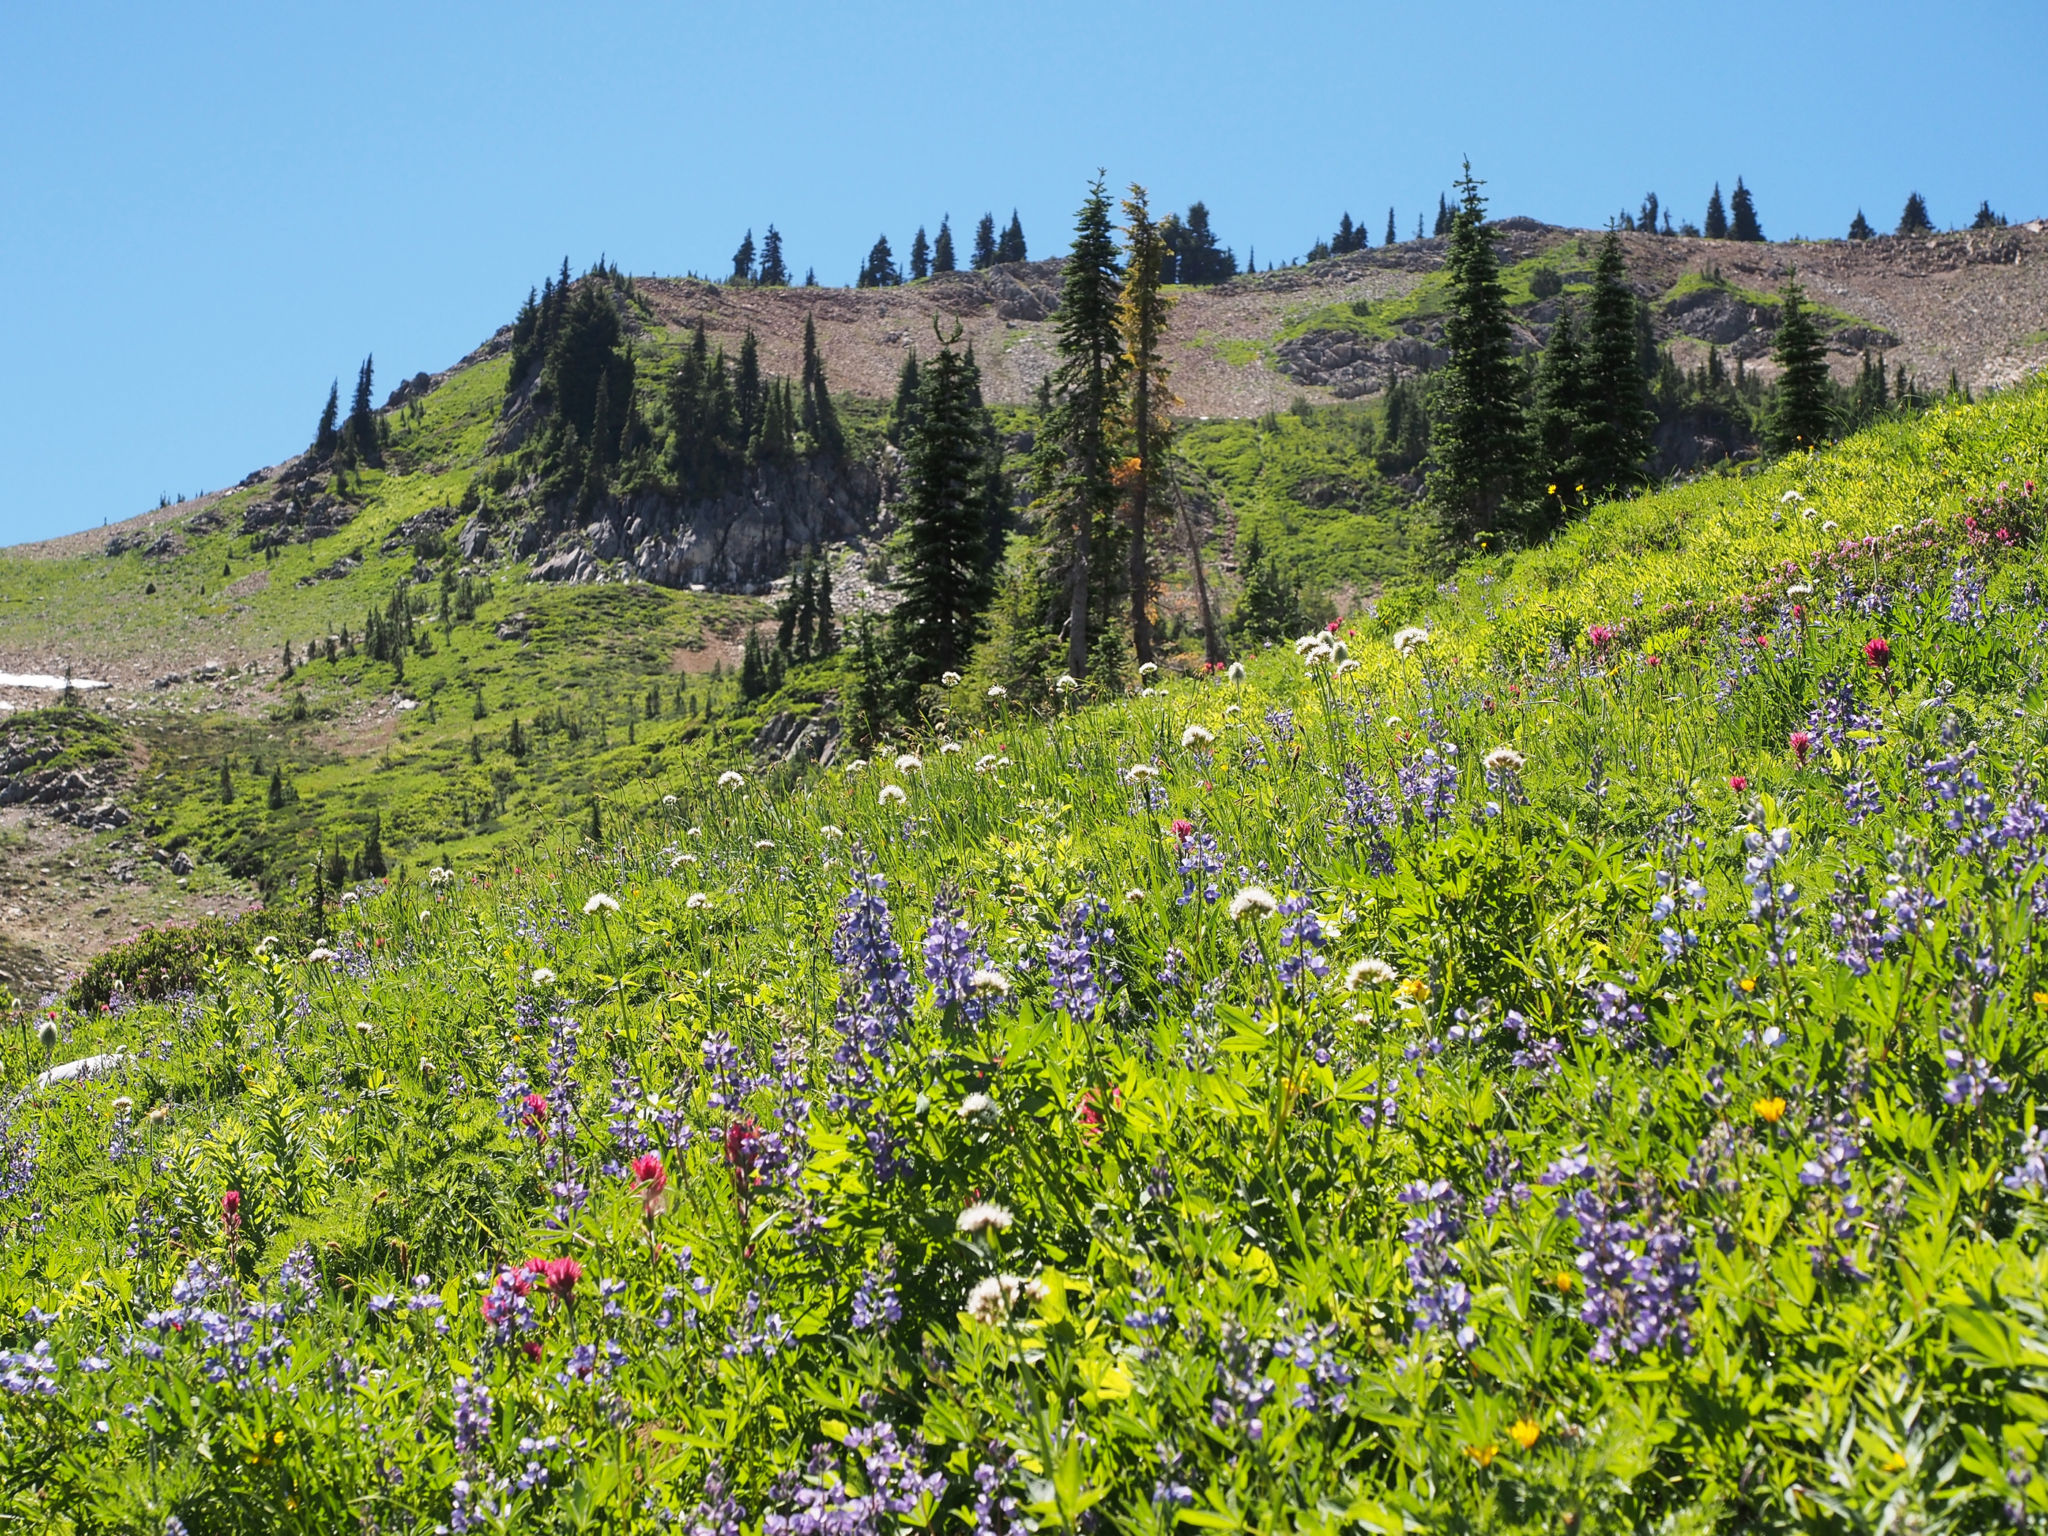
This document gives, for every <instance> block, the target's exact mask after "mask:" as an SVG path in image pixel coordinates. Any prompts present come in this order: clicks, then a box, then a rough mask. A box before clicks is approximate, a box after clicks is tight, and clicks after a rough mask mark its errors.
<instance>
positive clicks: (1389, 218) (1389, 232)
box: [1384, 208, 1400, 245]
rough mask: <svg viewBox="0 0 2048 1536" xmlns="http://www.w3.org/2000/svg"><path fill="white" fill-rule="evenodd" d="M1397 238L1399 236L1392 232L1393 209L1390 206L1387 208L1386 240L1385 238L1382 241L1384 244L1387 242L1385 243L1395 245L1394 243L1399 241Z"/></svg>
mask: <svg viewBox="0 0 2048 1536" xmlns="http://www.w3.org/2000/svg"><path fill="white" fill-rule="evenodd" d="M1399 239H1400V237H1399V236H1397V235H1396V234H1395V233H1394V210H1393V209H1392V208H1388V209H1387V238H1386V240H1385V242H1384V243H1385V244H1387V245H1395V244H1398V243H1399Z"/></svg>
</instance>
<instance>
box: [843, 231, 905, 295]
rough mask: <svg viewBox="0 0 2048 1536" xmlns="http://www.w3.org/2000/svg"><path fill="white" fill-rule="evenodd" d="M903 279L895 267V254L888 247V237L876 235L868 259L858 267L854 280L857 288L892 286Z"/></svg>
mask: <svg viewBox="0 0 2048 1536" xmlns="http://www.w3.org/2000/svg"><path fill="white" fill-rule="evenodd" d="M902 281H903V274H902V272H901V271H899V270H898V269H897V266H896V257H895V254H894V253H893V252H892V251H891V250H890V249H889V237H888V236H887V235H880V236H877V237H876V239H875V243H874V247H873V249H871V250H870V251H869V252H868V259H867V260H866V262H864V263H863V264H862V266H861V269H860V277H859V278H858V279H857V280H856V281H855V284H854V286H855V287H857V288H894V287H896V286H897V285H898V284H899V283H901V282H902Z"/></svg>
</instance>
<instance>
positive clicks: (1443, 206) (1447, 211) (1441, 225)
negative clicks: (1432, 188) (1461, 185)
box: [1430, 192, 1453, 235]
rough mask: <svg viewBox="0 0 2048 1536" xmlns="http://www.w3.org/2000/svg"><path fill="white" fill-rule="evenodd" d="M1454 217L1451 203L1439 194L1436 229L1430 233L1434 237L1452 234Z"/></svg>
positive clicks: (1437, 196)
mask: <svg viewBox="0 0 2048 1536" xmlns="http://www.w3.org/2000/svg"><path fill="white" fill-rule="evenodd" d="M1452 217H1453V215H1452V213H1451V205H1450V203H1449V202H1447V201H1446V200H1445V198H1444V195H1443V193H1441V192H1439V193H1437V195H1436V228H1435V229H1433V230H1431V231H1430V233H1431V234H1433V235H1448V234H1449V233H1450V232H1451V223H1452Z"/></svg>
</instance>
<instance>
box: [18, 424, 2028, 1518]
mask: <svg viewBox="0 0 2048 1536" xmlns="http://www.w3.org/2000/svg"><path fill="white" fill-rule="evenodd" d="M2044 443H2048V391H2044V390H2041V389H2038V388H2037V389H2032V390H2026V391H2020V392H2016V393H2014V394H2011V395H2006V396H2001V397H1998V398H1995V399H1993V400H1992V401H1990V402H1988V403H1984V404H1980V405H1976V406H1970V407H1966V408H1965V407H1956V408H1945V409H1940V410H1936V411H1934V412H1932V413H1930V414H1929V415H1927V416H1925V417H1923V418H1919V419H1916V420H1913V421H1909V422H1903V423H1899V424H1896V425H1890V426H1886V427H1883V428H1880V429H1877V430H1875V431H1873V432H1870V433H1866V434H1863V435H1862V436H1859V437H1858V438H1856V439H1854V440H1852V441H1851V442H1850V443H1848V444H1846V445H1844V446H1843V447H1841V448H1839V449H1836V450H1832V451H1830V452H1828V453H1825V454H1821V455H1807V456H1799V457H1795V458H1793V459H1791V460H1788V461H1786V462H1785V463H1783V464H1782V465H1780V466H1778V467H1777V468H1774V469H1773V470H1771V471H1769V472H1766V473H1764V474H1761V475H1757V476H1754V477H1750V478H1745V479H1723V480H1708V481H1703V482H1700V483H1698V484H1695V485H1693V486H1690V487H1686V488H1683V489H1681V490H1677V491H1672V492H1666V493H1661V494H1659V495H1656V496H1650V497H1645V498H1643V499H1641V500H1638V501H1633V502H1626V503H1619V504H1616V505H1613V506H1610V507H1606V508H1601V509H1598V510H1596V511H1595V512H1594V513H1593V514H1591V515H1590V517H1589V518H1588V519H1587V520H1586V522H1585V523H1584V524H1583V525H1581V526H1579V527H1576V528H1574V529H1572V530H1569V531H1568V532H1567V533H1565V534H1564V535H1562V536H1560V537H1559V538H1558V539H1557V540H1555V541H1553V542H1552V543H1550V544H1547V545H1545V546H1543V547H1541V548H1539V549H1535V550H1531V551H1526V552H1522V553H1517V554H1508V555H1501V556H1497V557H1491V558H1487V559H1484V560H1480V561H1477V562H1475V563H1472V564H1469V565H1466V566H1464V567H1461V568H1460V569H1458V570H1457V571H1455V572H1454V573H1451V574H1450V575H1449V577H1448V579H1446V580H1445V581H1444V582H1443V584H1442V585H1441V586H1440V587H1437V588H1436V589H1435V590H1433V591H1432V590H1428V589H1418V590H1404V591H1402V592H1399V593H1390V594H1388V595H1387V596H1386V598H1385V599H1384V600H1383V601H1382V602H1381V603H1380V605H1379V608H1378V611H1377V612H1376V613H1373V614H1371V615H1366V614H1360V615H1358V616H1357V617H1355V618H1354V619H1352V620H1350V621H1340V622H1339V623H1338V624H1337V625H1335V626H1334V627H1332V628H1331V629H1327V630H1319V631H1317V632H1316V633H1314V634H1311V635H1307V636H1303V637H1302V639H1301V641H1300V642H1299V643H1298V644H1297V645H1294V646H1291V647H1290V646H1277V647H1274V648H1271V649H1268V650H1262V651H1259V652H1257V653H1255V654H1253V655H1251V656H1249V657H1247V658H1245V659H1244V660H1245V664H1244V665H1243V666H1242V667H1240V668H1236V669H1233V670H1231V671H1229V672H1225V671H1221V670H1208V671H1204V672H1200V673H1189V672H1177V671H1175V670H1174V669H1173V668H1171V667H1169V668H1167V669H1166V670H1164V671H1161V672H1159V673H1158V674H1156V675H1148V676H1147V677H1146V678H1145V679H1144V684H1143V687H1142V688H1140V687H1137V686H1133V687H1132V689H1131V690H1130V692H1129V693H1128V694H1127V695H1125V696H1122V697H1117V698H1106V699H1105V698H1092V699H1091V698H1089V697H1087V696H1086V695H1085V692H1084V691H1083V690H1075V691H1073V692H1071V693H1070V692H1058V693H1056V694H1055V695H1054V702H1053V703H1052V704H1051V705H1050V706H1048V708H1047V709H1046V710H1044V711H1039V712H1034V711H1031V710H1027V709H1025V708H1022V707H1019V706H1017V705H1015V704H1013V702H1012V701H1011V700H1009V699H1008V698H1006V697H1004V696H1002V695H1001V693H1000V691H999V690H998V691H995V693H994V695H993V696H991V695H990V694H989V693H985V692H982V691H980V690H977V689H974V688H971V687H960V688H956V689H955V690H953V692H952V694H950V695H949V696H948V705H949V707H948V708H947V709H946V710H944V711H942V712H941V713H939V714H938V715H937V716H935V717H934V721H933V729H932V730H931V732H930V733H929V735H928V736H927V737H925V738H923V739H919V740H915V741H911V740H905V741H898V742H894V743H888V744H884V745H883V746H880V747H878V748H877V749H876V750H874V751H873V752H872V753H871V754H870V756H869V757H868V758H866V759H865V760H858V761H849V762H845V763H842V764H840V765H836V766H834V767H833V768H831V769H829V770H826V771H823V772H820V773H817V774H815V775H813V776H812V777H810V778H809V779H807V780H806V781H804V782H802V783H800V784H798V785H796V786H795V787H792V788H774V789H771V788H770V787H769V786H768V785H766V784H765V783H763V782H761V781H760V780H759V778H758V776H757V775H755V774H753V773H752V772H750V771H749V770H748V769H747V768H746V767H745V766H744V765H737V766H735V767H733V768H732V769H731V771H729V772H727V773H725V775H724V776H723V777H722V778H714V777H713V776H711V775H710V774H709V773H707V774H705V775H704V776H703V777H702V778H701V779H699V778H692V779H691V780H690V781H688V782H676V783H661V782H653V783H649V784H647V785H646V786H644V792H642V793H641V794H640V795H638V796H637V798H633V799H632V800H631V803H623V802H622V803H621V804H619V805H617V806H615V807H613V808H612V814H611V815H609V816H608V818H607V821H608V825H607V828H606V835H605V837H604V839H603V840H602V841H601V842H598V841H592V840H590V839H589V838H588V836H587V835H586V833H585V831H584V829H583V828H582V827H581V826H580V825H578V826H574V827H565V828H564V829H563V831H562V833H561V834H560V835H559V837H557V838H556V839H554V840H552V841H548V842H544V843H541V844H538V845H536V846H534V847H533V848H532V849H531V850H530V851H529V852H528V853H527V854H526V855H524V856H520V857H516V858H513V859H509V860H507V861H506V862H505V863H504V864H503V865H502V866H496V867H491V868H478V869H474V870H458V871H448V870H436V871H434V872H432V873H431V874H430V875H421V874H417V873H416V874H414V875H413V876H411V877H409V878H402V879H393V880H390V881H388V882H378V883H372V884H369V885H365V886H363V887H360V888H358V890H356V891H355V892H352V893H350V895H349V897H348V898H347V899H346V900H345V901H344V903H343V905H342V906H341V907H340V908H339V909H338V911H337V912H336V913H334V914H333V915H332V916H331V917H330V921H329V930H328V931H327V932H325V933H321V934H318V935H311V934H307V933H306V932H304V931H303V925H299V926H295V927H293V928H292V929H291V931H290V932H289V933H287V934H281V935H280V936H279V937H278V938H277V939H276V941H275V942H265V943H260V944H258V945H255V946H253V947H252V949H251V951H250V952H249V953H247V954H246V955H244V956H242V957H241V958H222V959H221V960H219V961H218V962H217V963H216V964H215V966H214V967H213V969H212V970H211V971H210V973H209V974H207V975H206V977H205V978H204V980H203V983H202V984H201V985H200V986H198V987H197V988H195V989H193V990H190V991H184V992H178V993H174V994H171V995H166V996H157V995H154V994H153V992H152V989H150V988H149V987H148V986H147V985H146V984H145V983H146V978H142V979H137V978H129V979H128V980H127V982H126V983H125V984H124V985H122V986H111V985H110V986H108V987H107V988H105V989H104V995H98V996H85V995H78V994H74V995H73V997H72V998H71V999H70V1001H69V1002H68V1003H67V1002H62V1001H53V1002H51V1003H49V1004H48V1005H46V1006H45V1007H43V1008H42V1009H40V1010H37V1011H34V1012H32V1013H26V1014H23V1015H21V1016H20V1017H19V1018H17V1019H16V1020H14V1021H12V1027H10V1028H9V1029H8V1030H7V1031H6V1034H5V1038H4V1040H0V1093H4V1097H0V1105H5V1106H6V1109H5V1120H4V1124H0V1223H4V1227H5V1230H6V1232H7V1242H6V1245H5V1249H4V1253H0V1520H4V1521H5V1522H8V1523H10V1524H12V1525H18V1526H19V1527H20V1528H22V1529H37V1530H54V1531H78V1532H86V1531H142V1532H150V1533H156V1532H177V1531H184V1532H190V1533H193V1536H199V1533H203V1532H215V1531H219V1532H241V1531H258V1530H263V1531H272V1530H302V1531H309V1532H311V1531H321V1532H331V1531H339V1530H350V1531H365V1532H367V1531H377V1532H389V1533H397V1532H444V1531H445V1532H487V1531H507V1532H509V1531H521V1532H525V1531H565V1532H566V1531H604V1532H640V1531H648V1532H653V1531H670V1530H675V1531H688V1532H697V1533H707V1536H708V1533H718V1536H726V1533H740V1532H746V1533H755V1532H759V1533H765V1536H797V1533H825V1532H833V1533H865V1532H876V1533H880V1532H888V1531H900V1530H912V1529H930V1530H956V1529H963V1528H964V1529H970V1530H978V1531H1023V1530H1044V1531H1094V1530H1103V1531H1108V1530H1117V1531H1130V1532H1140V1533H1142V1532H1165V1531H1168V1530H1192V1529H1206V1530H1244V1531H1259V1532H1269V1531H1295V1530H1316V1531H1325V1530H1327V1531H1336V1530H1356V1531H1376V1532H1397V1531H1405V1530H1416V1531H1420V1530H1430V1531H1437V1530H1531V1531H1535V1530H1544V1531H1573V1532H1586V1531H1615V1532H1623V1531H1627V1532H1635V1531H1652V1530H1654V1531H1672V1532H1682V1531H1708V1530H1728V1531H1816V1532H1821V1531H1824V1532H1849V1531H1877V1530H1898V1531H1906V1530H1912V1531H1922V1532H1933V1531H1957V1532H1981V1531H1986V1530H1994V1529H2004V1528H2014V1529H2024V1528H2027V1527H2029V1526H2031V1525H2033V1524H2034V1523H2035V1522H2038V1521H2041V1520H2042V1519H2044V1518H2048V1476H2044V1473H2043V1471H2042V1469H2041V1462H2042V1457H2043V1424H2044V1421H2048V1311H2044V1308H2048V1261H2044V1258H2043V1242H2042V1238H2043V1230H2044V1219H2048V1204H2044V1201H2048V1131H2044V1129H2043V1128H2042V1127H2041V1125H2040V1123H2039V1102H2040V1099H2041V1096H2042V1093H2043V1089H2044V1086H2048V1058H2044V1054H2043V1048H2044V1042H2048V953H2044V951H2043V948H2042V946H2041V944H2040V942H2039V939H2038V938H2037V929H2038V927H2039V926H2040V922H2041V919H2042V917H2043V915H2044V914H2048V881H2044V875H2048V862H2044V861H2048V788H2044V785H2043V783H2042V779H2041V763H2042V759H2043V754H2044V750H2048V695H2044V691H2043V687H2042V673H2043V658H2044V654H2048V653H2044V650H2043V645H2042V637H2043V634H2044V631H2048V593H2044V590H2043V586H2042V581H2043V566H2042V550H2041V543H2040V540H2041V535H2042V532H2043V528H2044V519H2043V517H2042V515H2041V508H2042V499H2043V498H2042V492H2041V490H2040V479H2041V476H2042V474H2043V471H2044V467H2048V466H2044V463H2043V459H2044V453H2043V445H2044ZM257 921H258V922H259V924H260V922H261V919H260V917H259V919H258V920H257ZM86 1058H99V1060H98V1061H97V1062H96V1063H95V1064H94V1066H93V1069H92V1070H90V1071H82V1072H80V1073H78V1074H77V1075H75V1076H71V1077H68V1078H65V1079H62V1080H60V1081H55V1082H50V1083H47V1084H45V1085H42V1086H37V1085H36V1079H37V1078H38V1075H39V1074H43V1073H46V1072H48V1071H49V1070H50V1069H51V1068H53V1067H61V1066H63V1065H64V1064H66V1063H73V1062H78V1061H81V1060H84V1059H86Z"/></svg>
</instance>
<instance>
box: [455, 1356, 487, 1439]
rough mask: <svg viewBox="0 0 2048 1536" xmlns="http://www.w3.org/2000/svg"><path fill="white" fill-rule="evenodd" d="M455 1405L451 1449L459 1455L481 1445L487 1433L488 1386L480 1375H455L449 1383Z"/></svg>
mask: <svg viewBox="0 0 2048 1536" xmlns="http://www.w3.org/2000/svg"><path fill="white" fill-rule="evenodd" d="M451 1391H452V1396H453V1399H454V1404H455V1412H454V1423H455V1449H456V1451H457V1452H458V1453H460V1454H462V1455H468V1454H469V1453H470V1452H472V1451H475V1450H479V1449H481V1448H482V1446H483V1443H484V1441H485V1440H487V1439H488V1438H489V1437H490V1433H491V1413H492V1405H491V1389H490V1386H489V1385H488V1384H487V1383H486V1382H485V1381H484V1380H483V1378H482V1377H481V1376H457V1377H456V1378H455V1379H454V1381H453V1382H452V1383H451Z"/></svg>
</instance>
